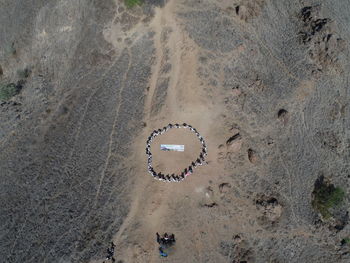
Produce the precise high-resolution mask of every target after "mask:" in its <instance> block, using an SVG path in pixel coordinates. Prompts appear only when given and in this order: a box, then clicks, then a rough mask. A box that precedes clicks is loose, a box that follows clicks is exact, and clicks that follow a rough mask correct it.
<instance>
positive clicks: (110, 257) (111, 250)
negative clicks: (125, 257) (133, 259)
mask: <svg viewBox="0 0 350 263" xmlns="http://www.w3.org/2000/svg"><path fill="white" fill-rule="evenodd" d="M114 248H115V244H114V243H113V242H111V246H110V247H109V248H107V256H106V260H112V262H115V258H114ZM103 263H105V262H104V261H103Z"/></svg>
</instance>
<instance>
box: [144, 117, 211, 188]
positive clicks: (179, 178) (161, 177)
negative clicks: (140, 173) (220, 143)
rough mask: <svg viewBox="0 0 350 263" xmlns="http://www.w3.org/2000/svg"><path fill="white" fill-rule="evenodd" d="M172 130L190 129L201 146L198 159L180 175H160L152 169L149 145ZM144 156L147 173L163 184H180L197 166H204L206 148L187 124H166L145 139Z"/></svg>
mask: <svg viewBox="0 0 350 263" xmlns="http://www.w3.org/2000/svg"><path fill="white" fill-rule="evenodd" d="M173 128H187V129H190V130H191V131H192V132H194V133H195V134H196V136H197V137H198V139H199V141H200V142H201V144H202V149H201V152H200V154H199V157H198V158H197V160H195V161H193V162H192V163H191V165H190V166H188V167H186V168H185V169H184V170H183V171H182V172H181V174H174V173H173V174H162V173H161V172H156V171H155V170H154V169H153V167H152V153H151V143H152V141H153V140H154V138H155V137H157V136H158V135H161V134H163V133H165V132H167V131H168V130H170V129H173ZM146 154H147V156H148V172H149V173H150V174H151V175H152V176H153V177H154V178H155V179H158V180H160V181H164V182H181V181H182V180H184V179H185V178H186V177H187V176H189V175H190V174H192V173H193V169H194V168H196V167H197V166H200V165H203V164H205V163H206V162H205V156H207V146H206V144H205V141H204V139H203V137H202V136H201V135H200V134H199V132H198V131H197V130H196V129H195V128H193V127H192V126H191V125H188V124H187V123H183V124H177V123H176V124H168V125H167V126H165V127H163V128H162V129H158V130H154V131H153V132H152V133H151V135H150V136H149V137H148V139H147V147H146Z"/></svg>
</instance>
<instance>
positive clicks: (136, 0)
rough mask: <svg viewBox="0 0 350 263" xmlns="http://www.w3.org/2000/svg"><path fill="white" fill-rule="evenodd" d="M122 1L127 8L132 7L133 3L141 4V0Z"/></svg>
mask: <svg viewBox="0 0 350 263" xmlns="http://www.w3.org/2000/svg"><path fill="white" fill-rule="evenodd" d="M124 2H125V5H126V6H127V7H128V8H131V7H134V6H135V5H141V4H142V0H124Z"/></svg>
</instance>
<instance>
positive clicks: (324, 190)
mask: <svg viewBox="0 0 350 263" xmlns="http://www.w3.org/2000/svg"><path fill="white" fill-rule="evenodd" d="M312 194H313V200H312V206H313V208H314V209H315V210H317V211H318V212H320V213H321V215H322V217H323V218H325V219H329V218H330V217H331V216H332V213H331V212H330V211H329V209H330V208H335V207H338V206H339V205H340V204H341V203H342V202H343V199H344V196H345V192H344V190H343V189H342V188H340V187H335V186H334V185H333V184H330V183H329V182H327V181H326V180H325V179H324V177H323V176H321V177H320V178H319V179H317V181H316V183H315V188H314V191H313V192H312Z"/></svg>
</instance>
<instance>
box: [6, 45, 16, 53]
mask: <svg viewBox="0 0 350 263" xmlns="http://www.w3.org/2000/svg"><path fill="white" fill-rule="evenodd" d="M5 51H6V53H7V54H10V55H16V53H17V50H16V48H15V43H14V42H12V43H11V44H10V45H8V46H7V47H6V48H5Z"/></svg>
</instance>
